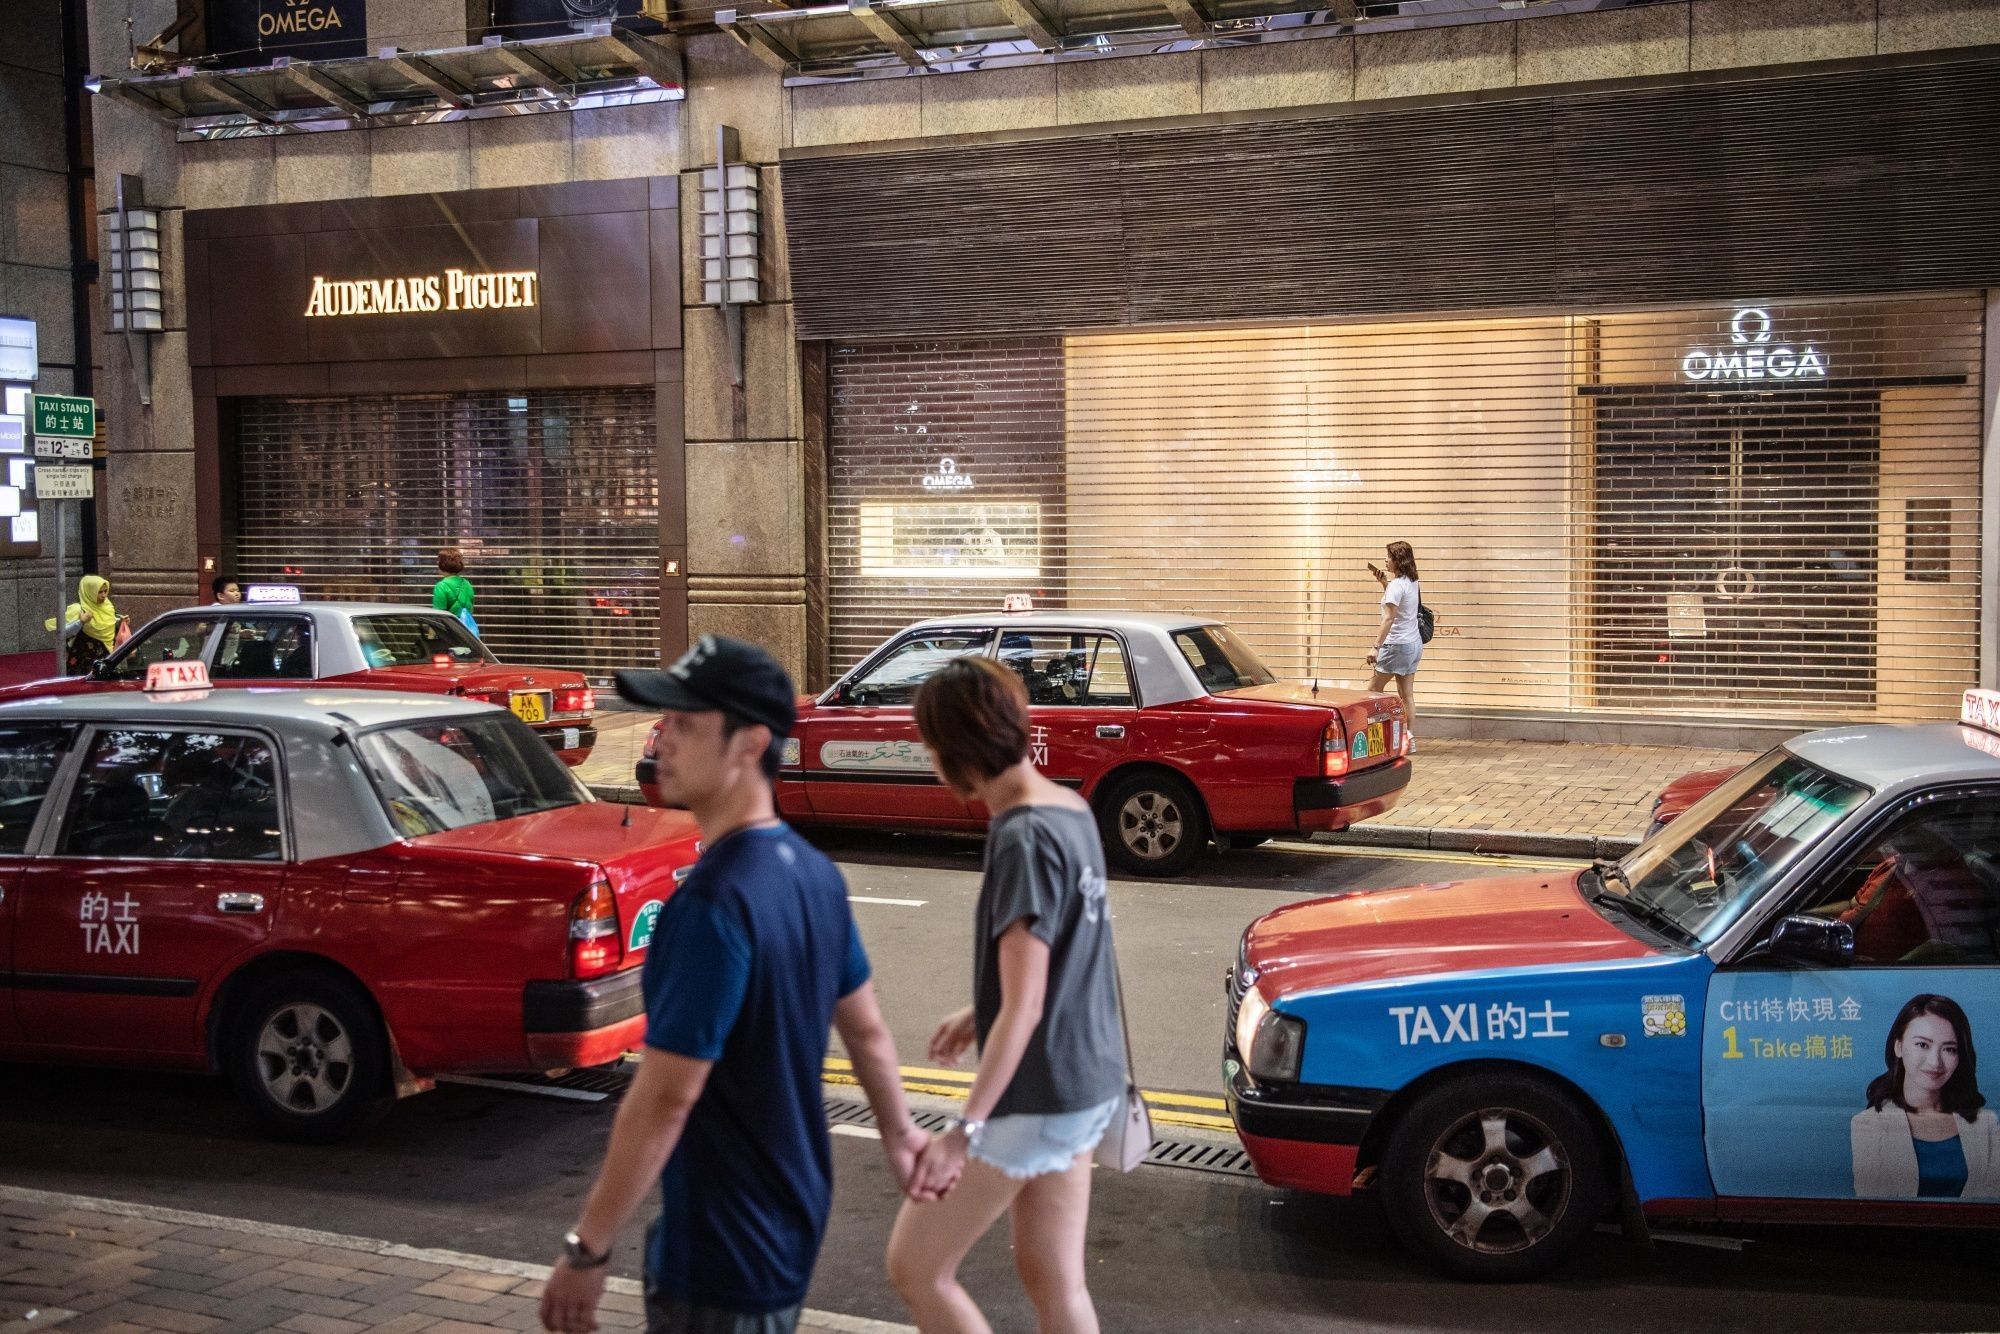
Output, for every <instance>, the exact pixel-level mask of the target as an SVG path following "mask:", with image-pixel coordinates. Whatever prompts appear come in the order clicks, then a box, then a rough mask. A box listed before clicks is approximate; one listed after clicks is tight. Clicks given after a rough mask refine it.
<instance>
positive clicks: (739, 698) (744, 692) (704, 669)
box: [615, 635, 799, 736]
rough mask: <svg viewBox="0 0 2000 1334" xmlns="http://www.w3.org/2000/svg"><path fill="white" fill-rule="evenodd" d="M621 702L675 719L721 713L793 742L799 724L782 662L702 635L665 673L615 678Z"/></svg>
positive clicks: (794, 697)
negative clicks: (663, 711)
mask: <svg viewBox="0 0 2000 1334" xmlns="http://www.w3.org/2000/svg"><path fill="white" fill-rule="evenodd" d="M615 677H616V680H617V682H618V698H620V699H623V700H629V701H631V702H632V703H634V704H649V705H651V706H652V707H654V708H656V709H667V710H669V711H671V712H674V713H708V712H710V711H711V710H716V709H720V710H722V711H723V712H725V713H733V714H737V715H738V716H740V717H743V718H748V719H749V720H750V721H751V722H753V723H762V724H763V725H764V726H766V727H768V728H770V729H771V734H772V735H773V736H789V735H790V734H791V730H792V726H793V724H795V723H797V722H798V720H799V706H798V695H797V692H796V691H795V690H793V688H792V678H791V677H790V676H788V675H786V673H785V669H784V668H783V667H780V666H779V665H778V660H777V659H776V658H774V657H772V656H771V655H770V654H768V653H766V652H765V651H764V650H763V649H761V648H758V647H757V646H756V645H755V644H746V643H744V642H743V641H742V640H740V639H729V638H727V637H725V636H723V635H703V636H702V637H701V638H700V639H697V640H696V641H695V643H694V647H692V648H690V649H689V650H688V651H687V652H686V653H683V654H682V655H681V656H680V658H679V660H678V661H676V662H675V663H674V664H673V666H671V667H669V668H667V669H666V670H665V671H663V672H638V671H625V672H618V673H615Z"/></svg>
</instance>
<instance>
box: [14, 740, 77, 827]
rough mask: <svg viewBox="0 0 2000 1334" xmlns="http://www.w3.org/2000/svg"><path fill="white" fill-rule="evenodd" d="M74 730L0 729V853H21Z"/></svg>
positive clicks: (67, 748)
mask: <svg viewBox="0 0 2000 1334" xmlns="http://www.w3.org/2000/svg"><path fill="white" fill-rule="evenodd" d="M74 735H75V729H73V728H71V727H69V726H68V725H66V724H47V725H42V726H27V727H6V728H0V853H21V852H25V851H26V850H27V847H28V834H29V832H30V831H31V830H33V829H34V827H35V817H36V815H38V814H40V813H41V809H42V799H43V798H45V797H47V796H48V794H49V784H50V783H51V782H53V781H54V780H55V776H56V770H57V769H58V768H59V767H61V765H62V761H63V756H64V755H67V754H68V753H69V747H70V740H71V738H72V737H73V736H74Z"/></svg>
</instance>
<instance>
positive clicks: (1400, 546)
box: [1388, 542, 1417, 583]
mask: <svg viewBox="0 0 2000 1334" xmlns="http://www.w3.org/2000/svg"><path fill="white" fill-rule="evenodd" d="M1388 550H1389V563H1390V564H1391V565H1393V566H1395V567H1396V573H1397V574H1399V575H1401V576H1402V577H1403V578H1405V579H1408V580H1409V581H1410V582H1411V583H1415V582H1417V553H1416V552H1415V551H1414V550H1412V549H1411V547H1410V544H1409V543H1408V542H1391V543H1390V544H1389V548H1388Z"/></svg>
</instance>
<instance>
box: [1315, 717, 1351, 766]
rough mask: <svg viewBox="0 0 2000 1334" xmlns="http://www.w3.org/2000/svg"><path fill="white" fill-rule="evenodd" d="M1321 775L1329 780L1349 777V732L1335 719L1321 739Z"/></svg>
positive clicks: (1327, 726) (1321, 735) (1328, 725)
mask: <svg viewBox="0 0 2000 1334" xmlns="http://www.w3.org/2000/svg"><path fill="white" fill-rule="evenodd" d="M1319 758H1320V770H1319V771H1320V773H1321V774H1323V775H1325V776H1326V777H1328V778H1344V777H1346V776H1347V732H1346V730H1345V729H1344V728H1342V727H1341V725H1340V719H1338V718H1335V719H1334V720H1333V721H1332V722H1330V723H1328V724H1327V725H1326V731H1324V732H1322V733H1321V734H1320V739H1319Z"/></svg>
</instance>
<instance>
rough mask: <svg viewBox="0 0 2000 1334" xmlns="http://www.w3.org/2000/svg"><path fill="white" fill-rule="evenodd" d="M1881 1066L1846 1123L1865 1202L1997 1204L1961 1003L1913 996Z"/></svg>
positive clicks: (1997, 1150) (1996, 1127)
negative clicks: (1863, 1107) (1863, 1104)
mask: <svg viewBox="0 0 2000 1334" xmlns="http://www.w3.org/2000/svg"><path fill="white" fill-rule="evenodd" d="M1882 1058H1883V1061H1884V1062H1885V1063H1886V1064H1887V1066H1888V1067H1889V1068H1888V1069H1887V1070H1885V1071H1883V1072H1882V1074H1880V1075H1879V1076H1877V1077H1876V1079H1875V1082H1874V1083H1872V1084H1870V1085H1869V1086H1868V1110H1867V1111H1865V1112H1861V1113H1859V1114H1857V1115H1856V1116H1855V1118H1854V1120H1853V1121H1851V1122H1850V1123H1849V1133H1850V1136H1851V1138H1852V1140H1853V1144H1854V1193H1855V1194H1856V1195H1858V1196H1861V1197H1862V1198H1864V1199H1904V1200H1913V1199H1952V1200H1981V1199H2000V1117H1995V1116H1994V1114H1993V1112H1992V1110H1991V1109H1990V1108H1988V1107H1987V1106H1986V1099H1985V1097H1984V1096H1983V1095H1981V1093H1980V1092H1979V1081H1978V1078H1977V1075H1978V1066H1979V1062H1978V1056H1977V1054H1976V1053H1975V1052H1974V1051H1973V1049H1972V1025H1971V1023H1970V1022H1969V1021H1968V1020H1967V1019H1966V1017H1965V1011H1964V1009H1963V1008H1961V1007H1960V1005H1959V1003H1958V1002H1957V1001H1955V1000H1952V999H1951V998H1950V997H1949V996H1936V995H1932V994H1930V993H1928V992H1925V993H1922V994H1920V995H1916V996H1912V997H1911V998H1910V1001H1909V1004H1907V1005H1905V1006H1904V1007H1903V1008H1902V1010H1901V1011H1900V1012H1899V1013H1898V1014H1897V1015H1896V1022H1895V1023H1894V1024H1892V1025H1890V1028H1889V1039H1888V1041H1887V1042H1886V1043H1884V1044H1883V1051H1882Z"/></svg>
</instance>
